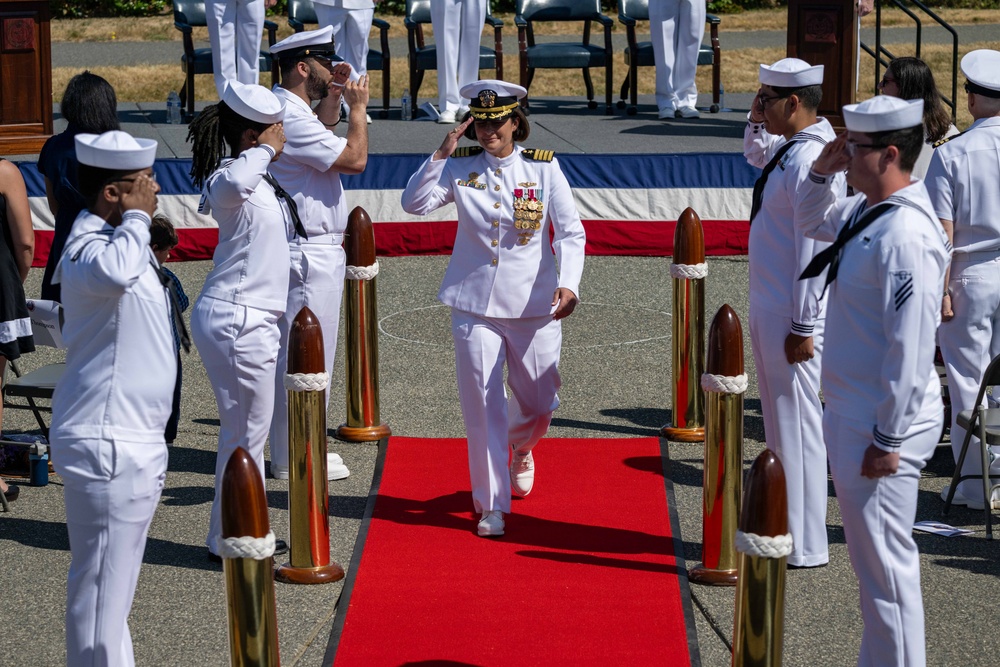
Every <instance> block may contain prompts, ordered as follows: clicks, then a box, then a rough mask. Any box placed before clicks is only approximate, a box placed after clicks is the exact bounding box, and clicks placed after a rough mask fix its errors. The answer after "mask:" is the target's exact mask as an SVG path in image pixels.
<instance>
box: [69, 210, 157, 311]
mask: <svg viewBox="0 0 1000 667" xmlns="http://www.w3.org/2000/svg"><path fill="white" fill-rule="evenodd" d="M150 223H151V220H150V217H149V215H148V214H147V213H146V212H145V211H140V210H135V209H133V210H129V211H125V214H124V215H123V216H122V222H121V224H120V225H118V227H116V228H115V231H114V233H113V234H112V235H111V237H110V242H107V243H105V242H103V238H102V239H100V240H98V241H93V242H89V240H90V239H91V238H92V237H89V236H84V237H79V238H78V240H77V242H76V243H74V244H73V247H71V248H67V250H66V252H65V253H64V258H65V259H66V260H67V261H63V262H61V264H62V282H63V284H69V283H73V284H74V285H75V286H76V288H77V289H79V290H80V291H82V292H83V293H85V294H91V295H94V296H119V295H122V294H124V293H125V292H126V291H127V290H128V289H129V288H130V287H131V286H132V285H133V284H135V282H136V281H137V280H139V276H141V275H142V274H143V273H144V272H145V271H146V269H148V268H149V262H150V250H149V238H150V237H149V225H150Z"/></svg>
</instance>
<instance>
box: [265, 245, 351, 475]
mask: <svg viewBox="0 0 1000 667" xmlns="http://www.w3.org/2000/svg"><path fill="white" fill-rule="evenodd" d="M324 238H325V239H326V240H325V242H324ZM334 241H336V243H337V244H338V245H334ZM342 242H343V236H342V235H340V234H336V235H332V234H331V235H329V238H326V237H323V238H320V237H315V238H310V239H309V241H308V242H301V243H300V242H293V243H292V244H291V245H290V246H289V255H290V259H291V272H290V274H289V288H288V305H287V306H286V308H285V314H284V316H282V317H281V319H280V320H279V321H278V330H279V332H280V334H281V345H280V347H279V350H278V369H277V372H276V373H275V376H274V382H275V390H274V414H273V415H272V416H271V431H270V436H271V465H272V466H273V465H279V466H283V467H288V392H287V390H286V389H285V374H286V373H287V372H288V332H289V331H291V329H292V322H294V321H295V316H296V315H298V314H299V311H300V310H302V308H304V307H306V306H308V307H309V310H311V311H312V312H313V314H314V315H316V317H317V319H319V323H320V326H321V327H322V328H323V355H324V360H325V361H326V372H327V374H332V373H333V361H334V357H335V356H336V354H337V334H338V331H339V329H340V311H341V308H340V305H341V301H342V300H343V297H344V271H345V269H346V266H347V255H346V254H345V253H344V248H343V246H341V245H339V243H342ZM329 402H330V389H329V388H327V390H326V401H325V402H324V405H328V404H329Z"/></svg>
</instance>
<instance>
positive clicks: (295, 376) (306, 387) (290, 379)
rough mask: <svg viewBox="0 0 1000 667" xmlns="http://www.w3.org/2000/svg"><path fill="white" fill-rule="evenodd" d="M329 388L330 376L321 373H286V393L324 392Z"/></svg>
mask: <svg viewBox="0 0 1000 667" xmlns="http://www.w3.org/2000/svg"><path fill="white" fill-rule="evenodd" d="M329 386H330V376H329V375H327V374H326V372H325V371H324V372H323V373H288V374H286V375H285V389H287V390H288V391H324V390H325V389H326V388H327V387H329Z"/></svg>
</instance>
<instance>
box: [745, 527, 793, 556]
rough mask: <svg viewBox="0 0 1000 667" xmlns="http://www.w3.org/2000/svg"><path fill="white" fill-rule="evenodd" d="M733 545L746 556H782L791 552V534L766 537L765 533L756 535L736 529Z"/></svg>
mask: <svg viewBox="0 0 1000 667" xmlns="http://www.w3.org/2000/svg"><path fill="white" fill-rule="evenodd" d="M734 546H735V547H736V550H737V551H739V552H740V553H743V554H746V555H748V556H759V557H761V558H784V557H785V556H787V555H789V554H790V553H792V534H791V533H788V534H785V535H778V536H777V537H768V536H767V535H756V534H754V533H744V532H743V531H742V530H737V531H736V541H735V545H734Z"/></svg>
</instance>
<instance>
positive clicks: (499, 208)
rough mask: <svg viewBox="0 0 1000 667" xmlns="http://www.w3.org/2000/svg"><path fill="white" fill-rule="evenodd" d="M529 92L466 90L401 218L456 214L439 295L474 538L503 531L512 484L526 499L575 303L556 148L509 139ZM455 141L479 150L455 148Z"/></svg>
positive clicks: (576, 248) (521, 135)
mask: <svg viewBox="0 0 1000 667" xmlns="http://www.w3.org/2000/svg"><path fill="white" fill-rule="evenodd" d="M525 94H526V91H525V90H524V88H522V87H521V86H515V85H513V84H509V83H505V82H503V81H493V80H486V81H480V82H478V83H474V84H472V85H469V86H466V87H465V88H463V89H462V96H463V97H465V98H470V99H469V104H470V116H469V117H468V118H467V119H465V121H464V122H463V123H462V124H461V125H459V126H458V127H457V128H456V129H454V130H452V131H451V132H449V133H448V135H447V136H446V137H445V140H444V142H443V143H442V144H441V148H439V149H438V150H437V151H436V152H435V153H434V154H433V155H432V156H431V157H430V158H428V159H427V161H426V162H424V164H423V165H422V166H421V167H420V169H419V171H417V173H415V174H414V175H413V176H412V177H410V181H409V183H407V185H406V189H405V190H404V191H403V209H404V210H406V211H407V212H409V213H414V214H417V215H424V214H427V213H430V212H431V211H434V210H435V209H438V208H440V207H441V206H444V205H445V204H448V203H450V202H455V205H456V207H457V208H458V235H457V237H456V238H455V248H454V251H453V252H452V256H451V262H450V263H449V264H448V270H447V271H446V272H445V276H444V282H443V284H442V285H441V291H440V292H439V293H438V298H439V299H440V300H441V301H442V302H443V303H445V304H446V305H448V306H451V309H452V311H451V319H452V336H453V338H454V340H455V365H456V370H457V375H458V393H459V400H460V401H461V405H462V417H463V419H464V421H465V431H466V435H467V437H468V447H469V473H470V475H471V478H472V501H473V504H474V505H475V509H476V512H478V513H479V514H480V521H479V525H478V532H479V534H480V535H482V536H496V535H502V534H503V530H504V521H503V515H504V514H507V513H509V512H510V501H511V487H512V486H513V488H514V492H515V493H517V494H518V495H520V496H524V495H527V494H528V492H530V491H531V487H532V483H533V481H534V458H533V456H532V452H531V450H532V448H533V447H534V446H535V445H536V444H537V443H538V441H539V440H540V439H541V437H542V436H543V435H545V433H546V431H548V428H549V423H550V422H551V421H552V411H553V410H555V409H556V407H557V406H558V405H559V398H558V396H557V395H556V391H557V390H558V389H559V383H560V381H559V369H558V366H559V351H560V348H561V346H562V323H561V322H560V320H561V319H562V318H563V317H566V316H567V315H569V314H570V313H572V312H573V309H574V308H575V307H576V304H577V302H578V299H577V294H578V293H579V285H580V277H581V275H582V273H583V257H584V246H585V244H586V238H585V235H584V231H583V225H582V223H581V222H580V215H579V213H577V210H576V205H575V203H574V202H573V195H572V193H571V191H570V188H569V184H568V183H567V181H566V177H565V176H563V173H562V171H561V170H560V168H559V163H558V162H557V161H556V160H555V158H553V157H552V151H541V150H535V149H524V148H521V147H520V146H518V145H517V144H516V143H515V142H516V141H522V140H524V139H526V138H527V136H528V131H529V128H528V121H527V118H526V117H525V116H524V114H523V112H521V110H520V107H519V106H518V100H519V99H522V98H523V97H524V96H525ZM463 135H464V136H466V137H468V138H470V139H476V140H477V141H478V142H479V144H480V147H474V148H459V149H456V146H457V144H458V140H459V138H460V137H461V136H463ZM550 230H551V231H552V232H554V241H553V243H552V244H551V246H550V244H549V234H550ZM553 248H554V249H555V255H554V256H553ZM557 263H558V273H557V271H556V268H557ZM505 363H506V365H507V374H508V384H509V385H510V390H511V397H510V399H509V401H508V399H507V392H506V390H505V388H504V382H503V366H504V364H505ZM511 452H513V456H512V458H511V461H510V466H509V468H508V457H509V455H510V454H511Z"/></svg>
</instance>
